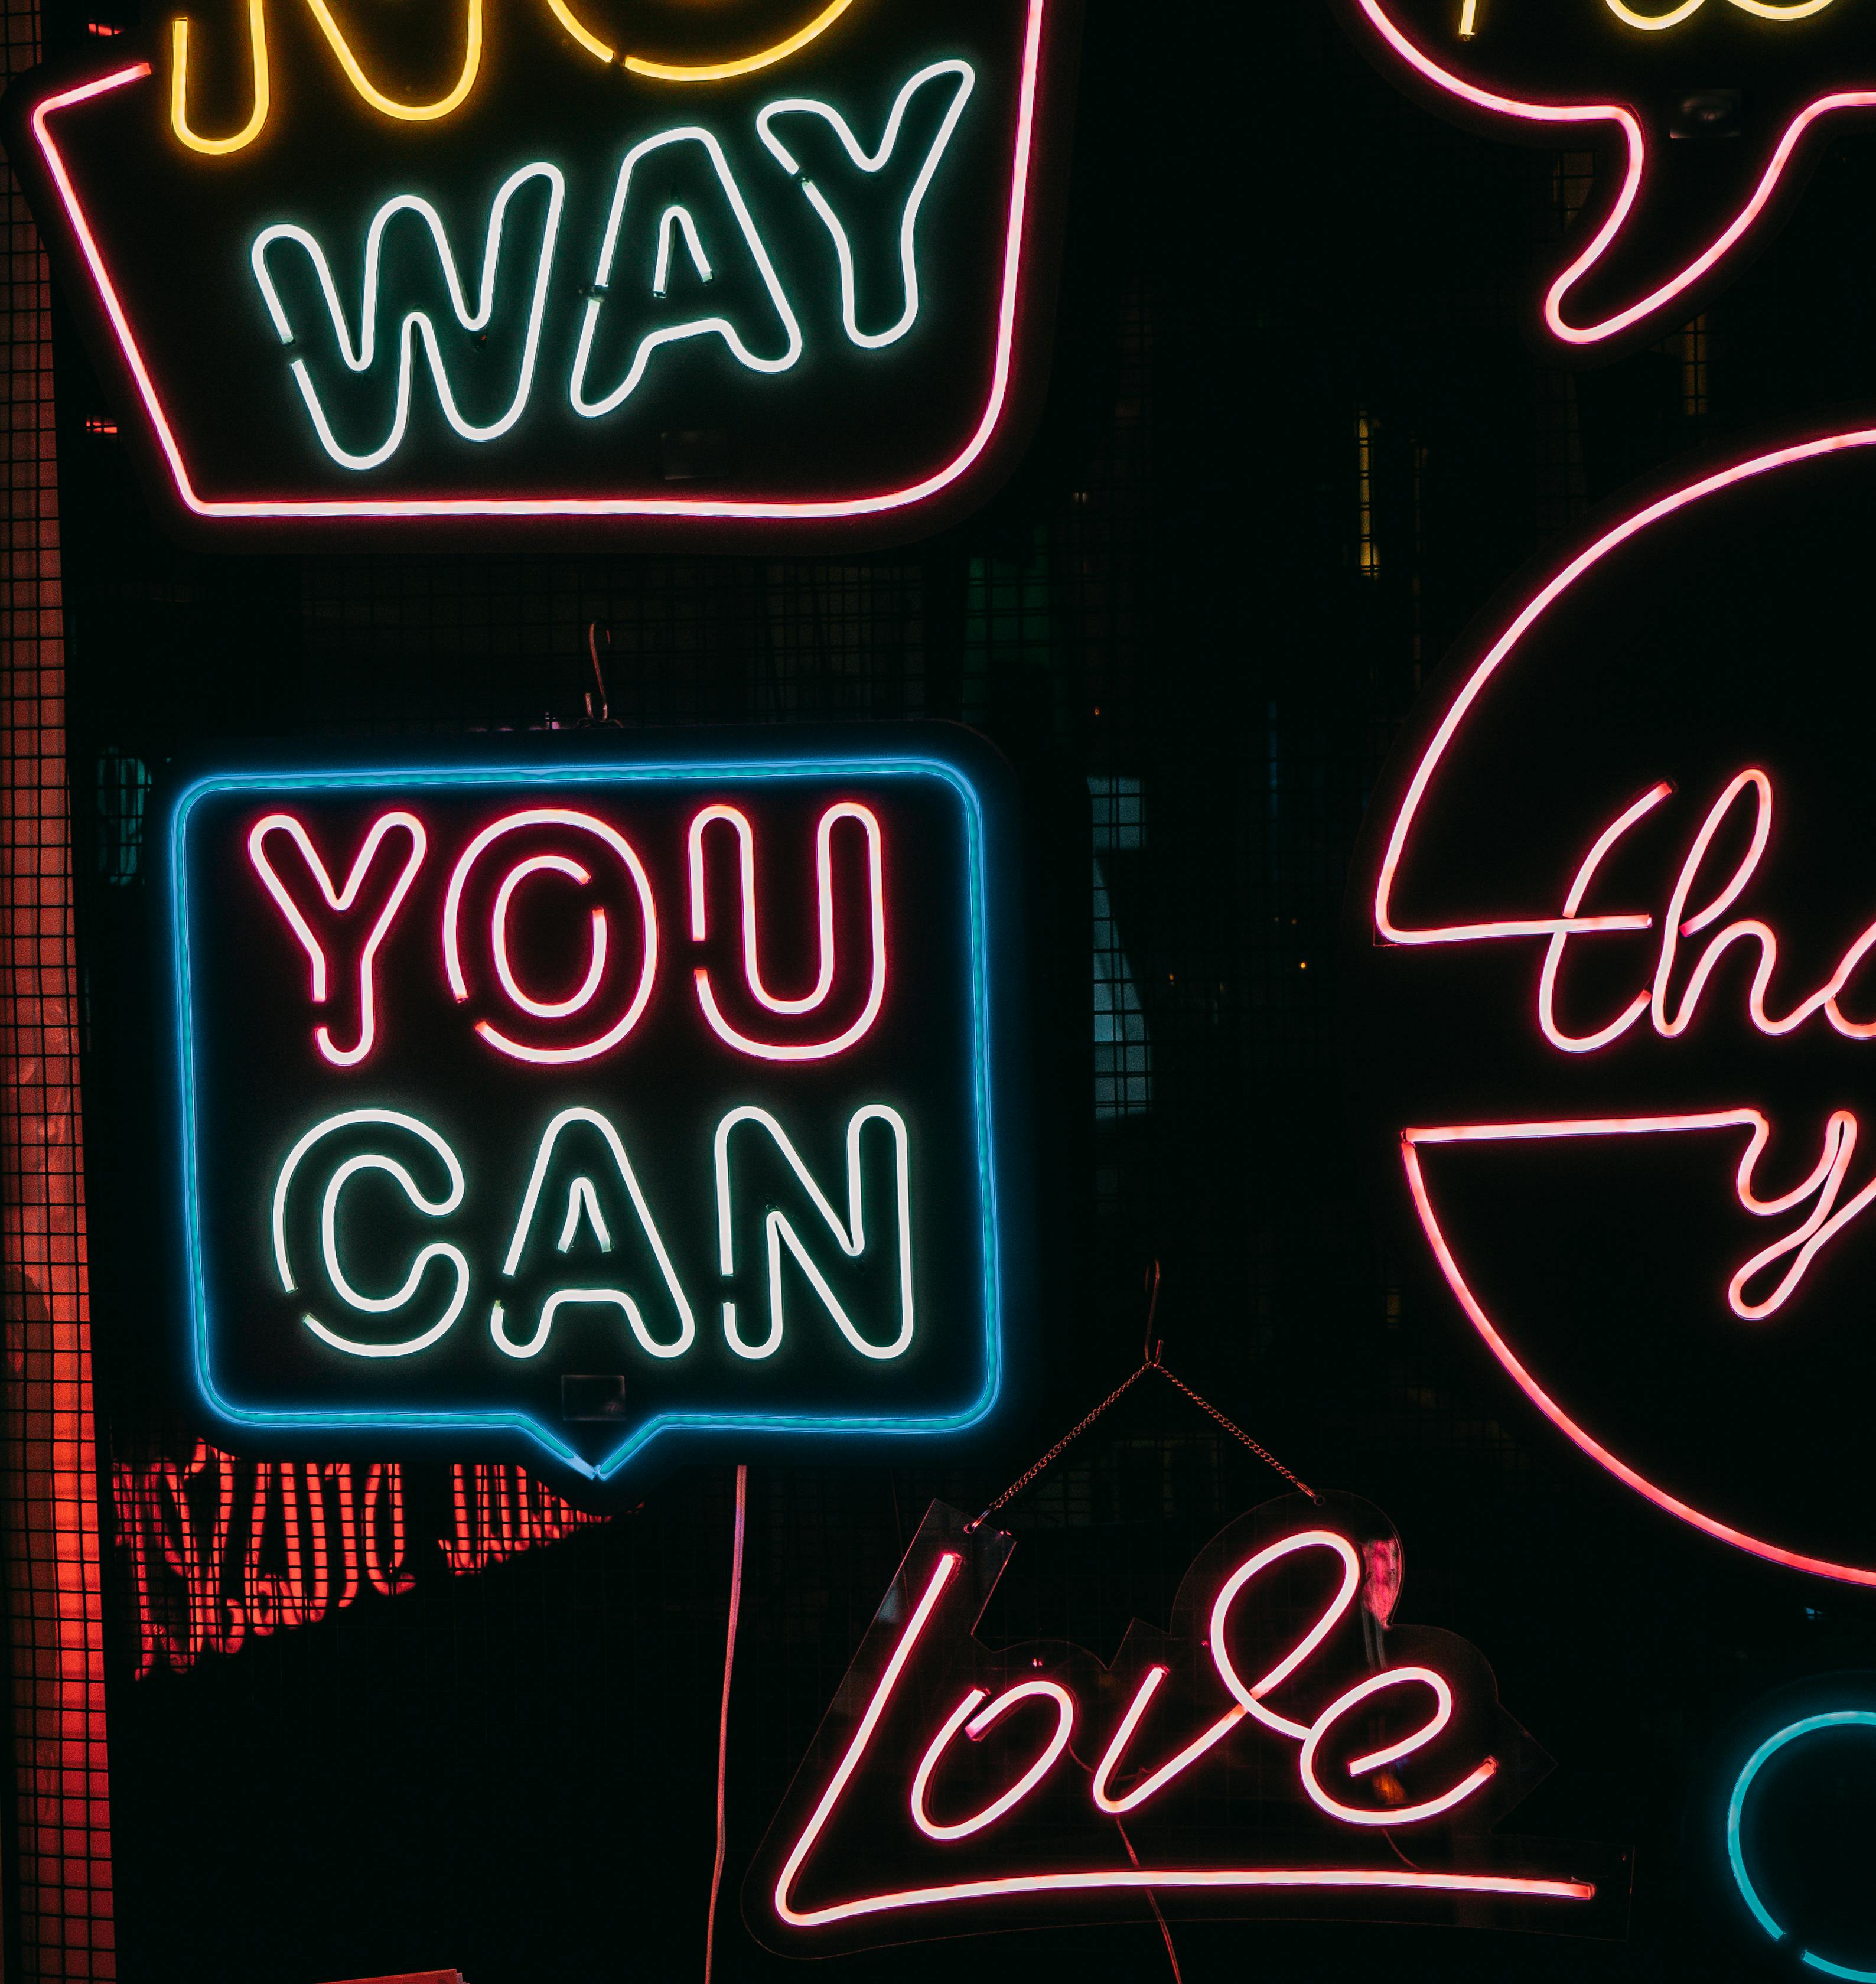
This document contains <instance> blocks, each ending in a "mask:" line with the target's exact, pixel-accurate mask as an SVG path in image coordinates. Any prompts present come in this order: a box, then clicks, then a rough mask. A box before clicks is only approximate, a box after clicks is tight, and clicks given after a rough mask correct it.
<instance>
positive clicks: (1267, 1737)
mask: <svg viewBox="0 0 1876 1984" xmlns="http://www.w3.org/2000/svg"><path fill="white" fill-rule="evenodd" d="M1013 1549H1014V1543H1013V1539H1012V1538H1011V1537H1009V1536H1008V1535H1007V1534H1005V1533H1003V1532H1001V1531H999V1530H995V1529H993V1528H991V1527H989V1526H988V1525H987V1524H986V1523H981V1522H980V1523H970V1522H968V1521H966V1519H965V1518H964V1517H963V1516H962V1515H961V1514H960V1513H959V1512H958V1511H956V1510H953V1509H949V1508H946V1506H944V1505H943V1504H942V1503H934V1504H933V1506H932V1508H931V1510H930V1511H929V1513H927V1514H926V1518H925V1520H924V1522H923V1524H922V1525H921V1526H920V1530H919V1533H918V1535H917V1537H916V1538H915V1540H913V1544H912V1547H911V1549H910V1550H909V1551H908V1553H907V1554H906V1560H905V1562H904V1563H903V1565H902V1566H901V1567H900V1569H899V1574H898V1576H897V1577H896V1579H895V1580H894V1582H893V1586H892V1588H891V1590H890V1591H889V1593H888V1594H887V1597H886V1601H885V1603H884V1604H883V1605H882V1607H881V1608H880V1610H879V1615H878V1617H876V1619H875V1620H874V1621H873V1625H872V1627H870V1628H869V1631H868V1633H867V1634H866V1638H865V1639H864V1640H863V1642H862V1643H861V1645H860V1647H859V1651H858V1653H857V1654H856V1655H855V1657H854V1661H853V1668H852V1670H851V1671H850V1672H849V1675H848V1677H847V1678H846V1682H845V1683H844V1684H843V1686H842V1687H841V1688H840V1690H839V1692H838V1693H837V1694H836V1697H835V1699H834V1703H833V1705H832V1708H830V1709H829V1712H828V1714H827V1717H826V1721H824V1722H823V1724H822V1728H821V1730H820V1731H819V1734H818V1735H817V1737H816V1740H815V1742H814V1744H813V1745H812V1748H811V1749H810V1751H809V1755H808V1758H807V1759H806V1761H805V1762H804V1764H802V1768H801V1770H800V1771H799V1773H798V1775H797V1776H796V1781H795V1782H794V1784H793V1785H792V1787H791V1788H790V1789H789V1793H788V1795H787V1797H786V1799H785V1801H784V1802H783V1805H782V1809H781V1811H780V1812H779V1814H778V1815H777V1817H776V1820H775V1821H774V1822H773V1824H772V1825H771V1827H770V1828H769V1835H768V1837H767V1838H766V1839H765V1842H764V1843H763V1845H762V1848H761V1849H760V1850H759V1852H758V1854H757V1856H756V1859H755V1864H754V1865H753V1867H752V1869H751V1871H750V1873H749V1878H748V1881H747V1882H746V1884H745V1888H744V1892H743V1913H744V1917H745V1920H746V1921H747V1922H748V1923H749V1926H750V1928H751V1929H752V1930H753V1931H754V1932H755V1935H757V1936H758V1937H759V1939H761V1940H762V1941H763V1942H766V1943H768V1944H769V1945H770V1946H771V1947H772V1948H775V1949H779V1950H781V1951H782V1952H785V1953H786V1954H788V1955H791V1956H820V1955H826V1954H829V1953H831V1952H835V1951H842V1950H850V1949H863V1948H867V1947H870V1946H873V1945H877V1944H879V1943H883V1942H903V1941H905V1940H906V1939H908V1938H910V1937H915V1936H935V1935H959V1934H966V1933H971V1932H984V1931H987V1930H990V1929H1026V1928H1033V1927H1037V1926H1040V1925H1044V1924H1047V1923H1050V1922H1054V1923H1060V1922H1065V1921H1071V1920H1074V1919H1077V1918H1083V1919H1085V1918H1087V1917H1088V1916H1089V1915H1093V1916H1094V1917H1095V1918H1096V1919H1115V1918H1122V1919H1124V1918H1125V1917H1127V1916H1128V1915H1131V1914H1134V1913H1135V1912H1137V1913H1138V1914H1139V1915H1141V1918H1142V1919H1147V1909H1148V1907H1149V1906H1150V1905H1151V1903H1153V1902H1157V1905H1158V1907H1159V1908H1160V1909H1162V1910H1163V1911H1164V1912H1167V1913H1169V1914H1171V1913H1184V1912H1204V1913H1208V1914H1212V1915H1216V1914H1218V1913H1221V1912H1225V1913H1231V1914H1258V1913H1263V1914H1270V1915H1297V1914H1305V1915H1321V1914H1332V1915H1333V1914H1345V1915H1352V1916H1356V1917H1360V1916H1362V1915H1382V1916H1384V1917H1385V1918H1386V1919H1395V1920H1398V1919H1403V1918H1405V1919H1413V1920H1425V1921H1429V1922H1442V1921H1456V1920H1462V1921H1465V1922H1491V1923H1492V1924H1495V1925H1500V1926H1523V1927H1529V1928H1542V1929H1549V1930H1552V1931H1554V1932H1559V1933H1563V1934H1572V1933H1576V1934H1590V1935H1610V1934H1612V1933H1613V1934H1619V1933H1620V1922H1621V1917H1622V1913H1623V1909H1624V1908H1625V1906H1626V1888H1627V1882H1626V1865H1625V1864H1624V1861H1623V1856H1621V1855H1619V1854H1616V1853H1612V1852H1610V1851H1609V1850H1608V1849H1606V1848H1590V1847H1583V1846H1572V1847H1569V1848H1559V1847H1557V1846H1555V1845H1549V1844H1547V1843H1544V1842H1532V1841H1519V1842H1513V1841H1506V1840H1502V1839H1499V1838H1494V1837H1492V1835H1491V1828H1492V1825H1493V1824H1494V1823H1495V1821H1496V1820H1497V1819H1499V1818H1501V1817H1502V1816H1503V1815H1504V1814H1505V1813H1506V1812H1507V1811H1509V1810H1510V1808H1512V1807H1513V1805H1515V1804H1516V1802H1517V1801H1519V1799H1520V1798H1523V1796H1525V1795H1526V1794H1527V1793H1528V1791H1529V1790H1530V1789H1531V1788H1533V1786H1534V1785H1536V1783H1537V1782H1538V1781H1539V1779H1540V1778H1542V1777H1543V1775H1545V1774H1546V1771H1548V1769H1549V1760H1548V1759H1547V1758H1545V1757H1544V1756H1543V1753H1542V1751H1539V1749H1538V1748H1537V1747H1536V1744H1533V1742H1532V1741H1531V1740H1530V1738H1529V1737H1528V1736H1527V1735H1526V1734H1525V1732H1524V1731H1523V1730H1522V1729H1520V1728H1519V1727H1518V1725H1517V1724H1516V1722H1514V1721H1513V1720H1512V1719H1511V1718H1510V1717H1509V1715H1507V1714H1506V1713H1505V1711H1503V1710H1502V1708H1500V1707H1499V1703H1498V1699H1497V1693H1496V1685H1495V1684H1494V1682H1493V1680H1492V1674H1491V1671H1490V1669H1489V1667H1487V1666H1486V1664H1485V1662H1484V1661H1483V1660H1482V1658H1481V1657H1480V1656H1479V1653H1478V1652H1477V1651H1476V1649H1475V1648H1473V1647H1470V1646H1469V1645H1468V1644H1466V1642H1465V1641H1464V1640H1461V1639H1459V1638H1458V1637H1456V1635H1454V1634H1449V1633H1443V1632H1439V1631H1435V1630H1431V1629H1429V1628H1425V1627H1408V1626H1402V1625H1400V1624H1398V1623H1396V1621H1395V1617H1394V1612H1395V1606H1396V1604H1397V1603H1398V1600H1399V1594H1400V1589H1401V1573H1402V1563H1401V1545H1400V1540H1399V1537H1397V1536H1396V1535H1395V1533H1394V1532H1393V1530H1392V1527H1391V1526H1390V1525H1389V1523H1388V1522H1387V1520H1386V1519H1385V1517H1384V1516H1382V1514H1381V1513H1380V1512H1379V1510H1376V1509H1374V1508H1372V1506H1369V1505H1368V1504H1367V1503H1363V1502H1360V1501H1358V1500H1355V1498H1353V1497H1352V1496H1342V1495H1335V1496H1322V1497H1319V1498H1317V1499H1315V1500H1310V1499H1308V1498H1306V1497H1305V1496H1286V1497H1284V1498H1283V1499H1281V1500H1278V1501H1275V1502H1271V1503H1266V1504H1265V1506H1263V1507H1262V1508H1261V1509H1258V1510H1254V1511H1252V1512H1251V1513H1250V1514H1249V1515H1248V1516H1242V1517H1241V1518H1239V1519H1238V1521H1236V1522H1235V1523H1232V1524H1231V1525H1230V1526H1229V1527H1228V1528H1227V1529H1225V1530H1224V1531H1223V1532H1221V1533H1220V1535H1219V1536H1218V1537H1215V1538H1214V1540H1213V1541H1212V1542H1211V1543H1209V1544H1208V1546H1207V1547H1206V1548H1205V1549H1204V1550H1203V1551H1202V1552H1201V1553H1200V1554H1199V1556H1198V1558H1197V1559H1196V1560H1194V1563H1193V1564H1192V1566H1191V1568H1190V1570H1188V1572H1187V1573H1186V1575H1185V1577H1184V1579H1183V1580H1181V1584H1180V1588H1179V1592H1178V1597H1176V1599H1175V1600H1174V1607H1173V1614H1172V1620H1171V1630H1170V1631H1167V1632H1161V1631H1158V1630H1155V1629H1154V1628H1152V1627H1147V1626H1145V1625H1143V1624H1140V1623H1139V1622H1137V1621H1136V1622H1135V1623H1134V1625H1133V1626H1132V1627H1130V1628H1129V1630H1128V1632H1127V1636H1126V1637H1125V1639H1124V1640H1123V1642H1122V1644H1121V1649H1120V1651H1119V1654H1118V1655H1117V1657H1116V1659H1115V1661H1114V1664H1113V1666H1112V1667H1111V1668H1110V1667H1104V1666H1103V1665H1102V1664H1101V1663H1100V1662H1099V1661H1097V1660H1095V1659H1094V1657H1092V1656H1091V1655H1090V1654H1087V1653H1085V1652H1084V1651H1082V1650H1081V1649H1080V1647H1073V1646H1069V1645H1067V1644H1061V1643H1059V1642H1054V1641H1032V1642H1028V1643H1026V1644H1021V1645H1019V1646H1016V1647H1010V1649H1009V1650H1008V1651H1005V1652H992V1651H990V1650H989V1649H987V1647H983V1646H982V1645H981V1644H979V1642H978V1641H977V1640H976V1638H975V1637H973V1627H974V1626H975V1625H976V1624H977V1620H978V1617H979V1615H980V1614H981V1612H982V1611H983V1607H984V1605H985V1604H986V1603H987V1600H988V1599H989V1598H990V1594H991V1593H992V1591H993V1590H994V1588H995V1587H996V1585H997V1581H998V1580H999V1579H1000V1577H1001V1576H1002V1574H1003V1570H1004V1569H1005V1567H1007V1564H1008V1562H1009V1560H1010V1555H1011V1553H1012V1551H1013ZM1150 1897H1151V1902H1150V1900H1149V1898H1150Z"/></svg>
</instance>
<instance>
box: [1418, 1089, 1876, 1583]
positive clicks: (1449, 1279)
mask: <svg viewBox="0 0 1876 1984" xmlns="http://www.w3.org/2000/svg"><path fill="white" fill-rule="evenodd" d="M1715 1119H1716V1122H1724V1121H1734V1120H1737V1121H1742V1122H1763V1121H1764V1118H1761V1117H1760V1116H1759V1114H1758V1112H1757V1111H1756V1110H1724V1111H1717V1112H1715ZM1703 1127H1707V1124H1705V1123H1704V1122H1703V1119H1701V1118H1697V1117H1687V1118H1673V1117H1654V1118H1647V1117H1636V1118H1611V1119H1610V1120H1609V1121H1608V1123H1607V1124H1606V1126H1605V1127H1604V1128H1603V1131H1602V1134H1609V1135H1615V1134H1623V1132H1624V1131H1626V1130H1631V1129H1632V1130H1634V1131H1648V1130H1651V1129H1661V1128H1703ZM1494 1133H1496V1134H1501V1135H1505V1136H1520V1135H1526V1136H1537V1137H1541V1136H1568V1135H1571V1134H1581V1126H1580V1125H1576V1124H1559V1123H1527V1124H1463V1125H1452V1126H1448V1127H1446V1128H1439V1129H1423V1130H1409V1131H1404V1132H1403V1133H1402V1137H1401V1162H1402V1165H1403V1167H1404V1168H1405V1171H1406V1174H1407V1185H1408V1189H1409V1191H1411V1192H1412V1195H1413V1201H1414V1205H1415V1209H1416V1210H1417V1211H1418V1212H1419V1215H1420V1225H1421V1227H1422V1229H1423V1230H1424V1232H1425V1235H1426V1237H1427V1241H1428V1243H1429V1245H1431V1247H1432V1249H1433V1255H1434V1258H1435V1259H1436V1260H1437V1261H1438V1262H1439V1271H1440V1272H1441V1273H1442V1275H1445V1276H1446V1285H1447V1286H1448V1287H1449V1288H1450V1289H1452V1292H1453V1294H1454V1295H1455V1296H1456V1297H1457V1298H1458V1300H1459V1305H1460V1307H1461V1308H1462V1309H1464V1310H1465V1312H1466V1315H1467V1316H1468V1317H1469V1319H1470V1320H1471V1322H1472V1327H1473V1328H1474V1329H1476V1330H1477V1331H1478V1332H1479V1335H1480V1336H1482V1337H1483V1338H1484V1339H1485V1342H1486V1349H1489V1351H1490V1352H1492V1356H1494V1357H1496V1359H1498V1361H1499V1363H1500V1364H1501V1365H1502V1366H1504V1368H1505V1369H1506V1372H1508V1373H1509V1376H1510V1377H1511V1379H1512V1380H1513V1382H1514V1383H1516V1386H1518V1388H1519V1390H1520V1391H1522V1392H1523V1393H1524V1395H1525V1396H1526V1398H1527V1399H1529V1400H1530V1402H1531V1403H1532V1404H1533V1405H1534V1406H1536V1408H1537V1409H1538V1410H1539V1412H1540V1413H1543V1416H1544V1417H1545V1418H1546V1419H1548V1420H1549V1422H1550V1423H1551V1424H1552V1425H1553V1426H1555V1427H1556V1429H1557V1430H1558V1431H1559V1433H1562V1434H1563V1436H1564V1437H1565V1438H1566V1439H1568V1440H1569V1441H1571V1442H1572V1443H1573V1444H1574V1445H1576V1446H1577V1447H1579V1448H1580V1449H1581V1450H1582V1451H1583V1453H1586V1454H1587V1455H1588V1456H1590V1459H1591V1460H1593V1461H1595V1462H1596V1463H1597V1464H1598V1466H1602V1467H1605V1468H1606V1469H1607V1470H1609V1472H1610V1473H1611V1474H1613V1476H1615V1477H1616V1480H1618V1481H1620V1482H1622V1483H1624V1485H1625V1486H1628V1487H1630V1488H1633V1490H1635V1492H1636V1493H1637V1494H1638V1495H1642V1496H1646V1497H1647V1500H1650V1502H1652V1503H1654V1505H1655V1506H1656V1507H1657V1508H1658V1509H1661V1510H1665V1511H1666V1512H1667V1513H1668V1514H1669V1515H1670V1516H1678V1517H1679V1518H1680V1520H1681V1521H1682V1522H1683V1523H1687V1524H1689V1525H1690V1527H1693V1528H1694V1529H1697V1530H1702V1531H1703V1532H1704V1533H1706V1534H1707V1535H1708V1536H1710V1537H1716V1538H1717V1540H1719V1541H1720V1542H1721V1543H1730V1544H1732V1545H1733V1547H1734V1548H1735V1549H1737V1550H1745V1551H1747V1552H1748V1553H1750V1555H1752V1556H1754V1557H1764V1559H1765V1560H1767V1562H1768V1563H1782V1564H1784V1565H1785V1566H1786V1567H1787V1568H1788V1569H1790V1570H1803V1571H1809V1572H1810V1573H1812V1575H1813V1576H1814V1577H1829V1578H1834V1579H1836V1580H1837V1581H1838V1582H1839V1583H1841V1584H1865V1585H1876V1570H1860V1569H1858V1567H1855V1566H1854V1565H1851V1564H1842V1563H1831V1562H1830V1561H1828V1560H1827V1559H1825V1558H1823V1557H1807V1556H1806V1555H1805V1554H1804V1553H1803V1552H1801V1551H1798V1550H1786V1549H1784V1548H1783V1547H1781V1546H1780V1545H1779V1544H1777V1543H1767V1542H1764V1540H1761V1539H1760V1538H1759V1537H1752V1536H1748V1535H1747V1533H1746V1532H1745V1531H1744V1530H1737V1529H1734V1527H1732V1526H1731V1525H1730V1523H1722V1522H1719V1521H1717V1520H1715V1519H1714V1517H1713V1516H1706V1515H1703V1514H1702V1513H1700V1510H1697V1509H1696V1508H1694V1507H1693V1506H1690V1504H1689V1503H1686V1502H1683V1501H1682V1500H1680V1498H1679V1497H1678V1496H1673V1495H1670V1494H1669V1493H1667V1490H1665V1489H1663V1488H1657V1486H1655V1485H1654V1483H1653V1482H1652V1481H1650V1480H1647V1479H1646V1477H1645V1476H1642V1475H1640V1474H1638V1473H1636V1471H1635V1470H1634V1469H1633V1468H1632V1467H1630V1466H1629V1465H1628V1464H1627V1463H1626V1461H1621V1460H1617V1459H1616V1456H1614V1455H1613V1453H1610V1450H1609V1449H1608V1448H1607V1447H1606V1446H1603V1444H1602V1443H1600V1441H1599V1440H1596V1439H1593V1437H1592V1436H1590V1434H1589V1433H1586V1432H1585V1431H1584V1430H1583V1428H1582V1427H1581V1426H1579V1425H1578V1424H1577V1423H1576V1421H1575V1420H1574V1419H1572V1418H1571V1417H1570V1416H1569V1413H1566V1412H1565V1411H1564V1410H1563V1407H1562V1406H1559V1404H1558V1403H1556V1400H1555V1399H1553V1398H1552V1397H1551V1396H1550V1394H1549V1392H1546V1390H1545V1389H1544V1388H1543V1386H1541V1385H1540V1384H1539V1382H1537V1380H1536V1379H1535V1378H1533V1376H1531V1374H1530V1372H1529V1371H1527V1370H1526V1369H1525V1368H1524V1366H1523V1364H1522V1363H1520V1362H1519V1360H1518V1358H1517V1356H1516V1353H1515V1352H1513V1349H1512V1348H1511V1346H1510V1345H1509V1344H1508V1343H1507V1342H1506V1341H1505V1339H1504V1338H1503V1337H1502V1336H1500V1335H1499V1332H1498V1331H1497V1330H1496V1329H1495V1328H1494V1327H1493V1325H1492V1319H1491V1318H1490V1317H1489V1316H1488V1315H1486V1312H1485V1310H1484V1309H1483V1308H1482V1307H1481V1306H1480V1304H1479V1299H1478V1298H1477V1297H1476V1295H1474V1294H1473V1293H1472V1290H1471V1289H1470V1288H1469V1286H1468V1285H1467V1284H1466V1277H1465V1276H1464V1275H1463V1274H1462V1273H1461V1272H1460V1271H1459V1262H1457V1261H1456V1260H1455V1259H1454V1258H1453V1255H1452V1248H1450V1247H1449V1246H1448V1245H1447V1244H1446V1235H1445V1234H1444V1232H1442V1230H1441V1228H1440V1225H1439V1217H1438V1215H1436V1214H1435V1212H1434V1210H1433V1204H1432V1198H1431V1196H1430V1195H1429V1192H1428V1191H1427V1188H1426V1181H1425V1178H1424V1176H1423V1175H1422V1171H1421V1168H1420V1157H1419V1150H1418V1148H1417V1146H1418V1145H1419V1144H1434V1143H1459V1142H1465V1141H1472V1140H1473V1139H1476V1138H1485V1137H1488V1136H1490V1135H1492V1134H1494Z"/></svg>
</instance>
